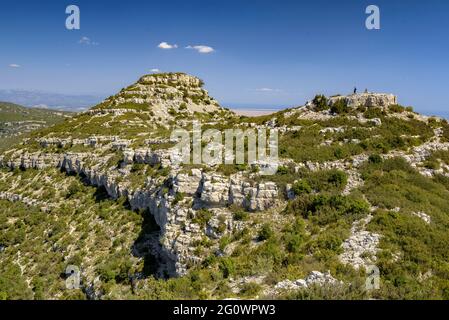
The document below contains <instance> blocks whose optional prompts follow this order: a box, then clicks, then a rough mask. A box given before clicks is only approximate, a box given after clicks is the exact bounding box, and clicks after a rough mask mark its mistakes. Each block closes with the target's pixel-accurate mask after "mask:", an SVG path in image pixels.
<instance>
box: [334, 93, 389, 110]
mask: <svg viewBox="0 0 449 320" xmlns="http://www.w3.org/2000/svg"><path fill="white" fill-rule="evenodd" d="M341 100H343V101H344V102H345V104H346V105H347V106H348V107H351V108H355V107H368V108H370V107H383V108H386V107H388V106H390V105H395V104H397V97H396V96H395V95H393V94H387V93H358V94H351V95H348V96H334V97H329V98H328V104H329V105H330V106H333V105H335V104H336V103H337V102H339V101H341Z"/></svg>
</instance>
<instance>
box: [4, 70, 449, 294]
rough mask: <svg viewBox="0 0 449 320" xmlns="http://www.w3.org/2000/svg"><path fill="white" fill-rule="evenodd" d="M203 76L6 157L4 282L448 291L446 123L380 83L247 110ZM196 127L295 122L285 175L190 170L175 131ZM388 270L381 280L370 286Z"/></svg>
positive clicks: (149, 92) (283, 142)
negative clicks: (240, 112) (177, 154)
mask: <svg viewBox="0 0 449 320" xmlns="http://www.w3.org/2000/svg"><path fill="white" fill-rule="evenodd" d="M161 84H163V86H161ZM201 86H202V82H201V80H199V79H198V78H196V77H192V76H188V75H184V74H161V75H148V76H143V77H141V78H140V80H138V81H137V82H136V83H135V84H132V85H131V86H129V87H127V88H125V89H123V90H122V91H121V92H119V93H118V94H117V95H114V96H111V97H110V98H107V99H106V100H105V101H103V102H102V103H100V104H99V105H97V106H96V107H94V108H92V109H91V110H89V111H86V112H83V113H80V114H77V115H75V116H73V117H71V118H68V119H66V121H64V122H63V123H60V124H56V125H55V126H53V127H50V128H45V129H41V130H38V131H35V132H33V133H31V135H30V137H28V138H27V140H24V141H23V142H22V143H21V144H17V145H15V146H14V148H12V149H10V150H8V151H6V152H3V153H2V154H1V155H0V167H1V169H0V205H1V206H2V209H3V211H1V210H0V211H1V212H2V214H1V215H0V228H1V229H2V231H3V232H2V235H1V237H0V247H2V250H1V253H0V254H1V256H0V270H1V271H2V273H1V274H3V275H4V276H0V280H1V281H0V293H2V292H3V293H4V294H5V295H7V297H9V298H17V297H21V295H20V293H18V291H14V290H12V289H10V288H9V286H10V287H11V288H16V287H17V286H21V288H22V289H23V290H22V292H23V295H22V297H23V296H26V297H31V298H38V299H39V298H52V299H53V298H58V299H59V298H70V297H72V298H76V297H78V298H79V297H85V298H90V299H114V298H117V299H118V298H139V299H149V298H182V299H197V298H298V297H301V296H302V297H312V298H323V297H328V298H329V297H331V298H338V297H340V298H341V297H345V298H359V299H360V298H362V299H367V298H375V299H384V298H393V299H408V298H419V297H433V298H436V299H444V298H447V292H449V291H447V290H448V288H449V282H448V274H447V267H448V264H447V261H448V252H447V250H445V248H446V249H447V244H449V236H448V233H447V230H448V228H449V216H448V214H447V212H449V208H448V205H447V201H446V199H447V197H448V196H449V124H448V123H447V121H446V120H444V119H440V118H436V117H428V116H424V115H420V114H417V113H415V112H413V110H412V109H411V108H405V107H403V106H400V105H397V104H396V103H397V99H396V97H394V96H388V95H384V94H376V93H367V94H360V95H349V96H339V97H325V96H322V95H317V96H316V97H315V98H314V99H313V100H311V101H310V102H308V103H306V105H305V106H300V107H295V108H289V109H285V110H282V111H279V112H276V113H273V114H270V115H264V116H259V117H244V116H237V115H236V114H235V113H233V112H230V111H229V110H226V109H224V108H221V107H220V106H219V104H218V102H216V101H215V100H214V99H213V98H211V97H209V96H208V93H207V92H206V91H204V89H202V88H201ZM170 94H171V95H170ZM354 101H355V102H354ZM183 104H185V108H184V107H183V106H184V105H183ZM171 110H172V111H171ZM193 122H199V123H200V124H201V125H202V127H203V129H204V130H207V129H209V128H214V129H216V130H225V129H230V128H232V129H236V128H237V129H242V130H247V129H257V130H258V129H260V130H277V131H278V133H279V157H280V159H279V167H278V171H277V173H276V174H274V175H272V176H263V175H261V174H260V168H259V167H258V163H246V164H244V165H241V164H237V163H234V164H229V165H225V164H208V163H203V164H199V165H198V164H196V165H194V164H182V165H178V164H176V163H175V162H174V161H173V159H172V158H171V155H172V152H171V148H172V147H173V146H174V143H175V141H172V140H171V130H173V129H174V128H184V129H185V130H188V131H190V130H191V129H192V124H193ZM36 181H41V182H42V183H41V185H39V186H38V185H36ZM26 208H30V209H29V210H31V212H32V214H30V215H28V212H27V209H26ZM69 264H72V265H73V264H74V265H77V266H79V267H80V269H81V270H82V279H83V285H82V287H81V289H80V290H74V291H68V290H65V289H63V288H61V285H63V282H64V279H63V278H61V277H60V276H59V275H60V273H61V272H63V270H64V267H66V266H67V265H69ZM372 265H375V266H376V267H378V268H379V269H380V270H381V280H382V287H381V289H380V290H373V291H369V290H366V289H365V288H364V284H365V277H366V274H365V271H366V270H367V269H368V268H370V267H371V266H372ZM17 268H19V269H20V272H19V274H20V276H16V280H17V281H16V284H12V282H11V281H12V280H11V279H15V278H14V276H13V275H14V274H17V270H18V269H17ZM426 279H432V281H426ZM42 282H44V283H48V284H49V285H48V286H47V287H45V288H44V287H42V285H41V283H42ZM2 283H5V285H2ZM416 288H419V290H416Z"/></svg>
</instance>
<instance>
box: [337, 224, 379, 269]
mask: <svg viewBox="0 0 449 320" xmlns="http://www.w3.org/2000/svg"><path fill="white" fill-rule="evenodd" d="M371 219H372V216H371V215H370V216H368V217H367V218H366V219H362V220H360V221H356V222H354V224H353V226H352V228H351V236H350V237H349V238H348V239H347V240H345V242H344V243H343V245H342V247H343V250H344V252H343V253H342V254H341V255H340V257H339V258H340V261H341V262H343V263H345V264H350V265H351V266H353V267H354V268H355V269H359V268H360V267H367V266H368V265H369V264H372V263H373V262H374V261H375V260H376V253H377V251H378V249H377V246H378V244H379V241H380V235H379V234H376V233H372V232H369V231H366V230H365V226H366V225H367V224H368V223H369V221H370V220H371Z"/></svg>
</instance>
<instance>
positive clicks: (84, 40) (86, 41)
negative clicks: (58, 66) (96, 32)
mask: <svg viewBox="0 0 449 320" xmlns="http://www.w3.org/2000/svg"><path fill="white" fill-rule="evenodd" d="M78 43H79V44H84V45H86V46H90V45H92V46H97V45H99V43H98V42H95V41H92V40H91V39H90V38H89V37H82V38H81V39H80V41H78Z"/></svg>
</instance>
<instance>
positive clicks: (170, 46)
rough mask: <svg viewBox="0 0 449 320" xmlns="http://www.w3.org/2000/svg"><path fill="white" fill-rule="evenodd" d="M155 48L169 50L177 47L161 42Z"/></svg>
mask: <svg viewBox="0 0 449 320" xmlns="http://www.w3.org/2000/svg"><path fill="white" fill-rule="evenodd" d="M157 47H158V48H160V49H164V50H169V49H176V48H177V47H178V45H177V44H169V43H167V42H161V43H159V45H158V46H157Z"/></svg>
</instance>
